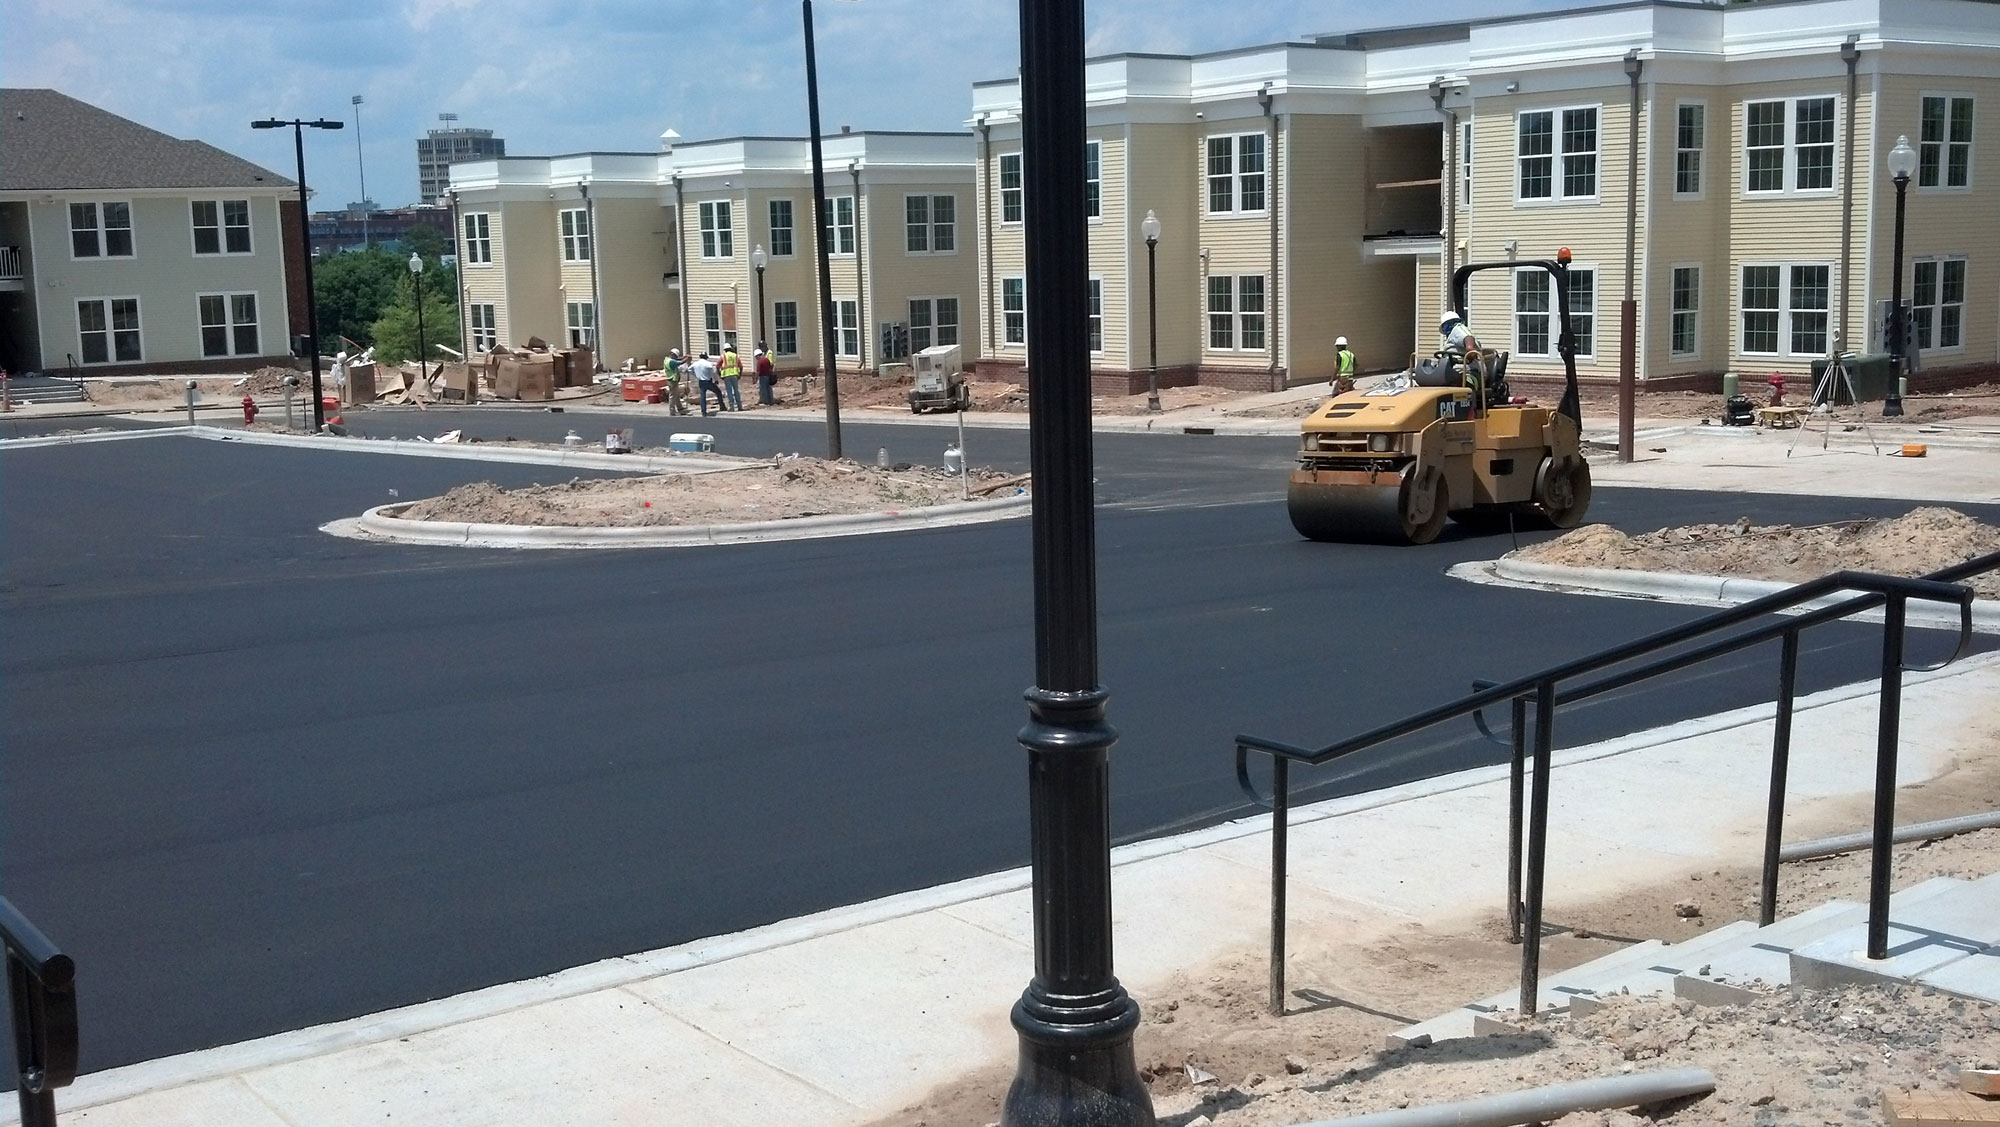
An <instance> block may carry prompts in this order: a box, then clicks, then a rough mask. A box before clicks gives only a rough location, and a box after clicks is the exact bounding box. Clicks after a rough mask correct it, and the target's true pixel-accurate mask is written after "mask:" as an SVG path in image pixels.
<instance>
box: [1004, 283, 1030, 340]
mask: <svg viewBox="0 0 2000 1127" xmlns="http://www.w3.org/2000/svg"><path fill="white" fill-rule="evenodd" d="M1008 282H1019V283H1021V339H1020V340H1014V341H1010V340H1008V339H1007V314H1008V312H1009V311H1008V309H1007V283H1008ZM998 296H999V307H1000V310H999V312H1000V347H1001V348H1020V349H1025V348H1027V347H1028V277H1027V275H1025V274H1007V275H1002V276H1001V278H1000V292H999V295H998Z"/></svg>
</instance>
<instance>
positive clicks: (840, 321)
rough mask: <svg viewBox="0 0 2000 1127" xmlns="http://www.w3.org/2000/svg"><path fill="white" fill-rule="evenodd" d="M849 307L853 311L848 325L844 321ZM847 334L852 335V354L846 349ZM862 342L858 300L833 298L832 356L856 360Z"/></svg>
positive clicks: (859, 353)
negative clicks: (851, 321) (853, 346)
mask: <svg viewBox="0 0 2000 1127" xmlns="http://www.w3.org/2000/svg"><path fill="white" fill-rule="evenodd" d="M849 306H852V307H853V310H854V323H853V324H849V323H848V322H847V319H846V314H847V311H848V307H849ZM848 333H853V334H854V344H855V348H854V350H853V351H852V352H849V351H847V349H846V345H847V334H848ZM862 340H863V338H862V334H861V302H860V300H859V299H857V298H851V297H836V298H834V299H833V354H834V355H835V356H836V357H840V356H845V357H847V358H849V359H858V358H859V357H860V356H861V347H860V346H861V344H862Z"/></svg>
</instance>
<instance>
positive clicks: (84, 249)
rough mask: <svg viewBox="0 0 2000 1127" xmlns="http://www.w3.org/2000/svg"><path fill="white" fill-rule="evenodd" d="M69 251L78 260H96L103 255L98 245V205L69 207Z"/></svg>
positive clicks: (74, 204)
mask: <svg viewBox="0 0 2000 1127" xmlns="http://www.w3.org/2000/svg"><path fill="white" fill-rule="evenodd" d="M69 249H70V253H71V254H73V255H75V256H76V257H78V258H96V257H97V256H98V255H99V254H100V253H101V251H100V250H99V249H98V245H97V205H96V204H94V203H73V204H71V205H69Z"/></svg>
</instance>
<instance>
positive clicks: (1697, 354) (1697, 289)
mask: <svg viewBox="0 0 2000 1127" xmlns="http://www.w3.org/2000/svg"><path fill="white" fill-rule="evenodd" d="M1676 270H1692V271H1694V308H1693V309H1692V310H1689V311H1688V312H1691V313H1693V314H1694V334H1693V335H1694V350H1693V351H1692V352H1675V351H1674V314H1675V313H1677V312H1679V310H1676V309H1675V308H1674V272H1675V271H1676ZM1707 273H1708V271H1707V270H1706V269H1704V268H1703V265H1702V264H1701V263H1699V262H1672V263H1668V264H1667V291H1666V292H1667V355H1668V356H1670V357H1672V358H1674V359H1675V360H1699V359H1700V358H1701V305H1702V301H1701V299H1702V288H1703V287H1704V286H1706V285H1707V284H1708V279H1707V278H1705V277H1704V276H1703V275H1705V274H1707Z"/></svg>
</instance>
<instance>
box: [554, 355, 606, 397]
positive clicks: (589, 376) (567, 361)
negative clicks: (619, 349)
mask: <svg viewBox="0 0 2000 1127" xmlns="http://www.w3.org/2000/svg"><path fill="white" fill-rule="evenodd" d="M556 355H558V356H560V357H562V358H563V359H562V362H561V364H560V366H558V368H557V369H556V371H557V374H558V375H560V376H563V377H564V378H562V379H560V380H558V381H557V382H556V386H557V387H589V386H590V385H591V384H593V383H596V382H597V357H596V356H594V355H592V353H591V351H590V350H589V349H588V348H565V349H562V350H561V351H560V352H558V353H557V354H556Z"/></svg>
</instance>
